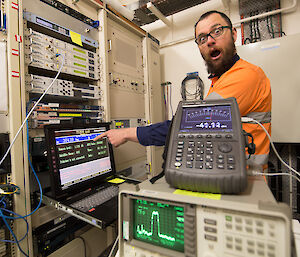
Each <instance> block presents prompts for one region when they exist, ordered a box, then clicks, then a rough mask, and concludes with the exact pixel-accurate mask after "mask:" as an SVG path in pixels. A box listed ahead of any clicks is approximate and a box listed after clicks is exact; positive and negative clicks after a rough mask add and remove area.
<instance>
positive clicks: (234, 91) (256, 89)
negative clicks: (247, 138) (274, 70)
mask: <svg viewBox="0 0 300 257" xmlns="http://www.w3.org/2000/svg"><path fill="white" fill-rule="evenodd" d="M211 80H212V84H211V87H210V89H209V92H208V94H207V97H206V99H223V98H228V97H235V98H236V100H237V103H238V105H239V109H240V113H241V116H243V117H244V116H246V117H250V118H253V119H255V120H257V121H259V122H260V123H262V124H263V126H264V127H265V128H266V129H267V131H268V132H269V134H271V105H272V95H271V86H270V81H269V79H268V78H267V77H266V75H265V73H264V72H263V70H262V69H261V68H259V67H258V66H255V65H253V64H251V63H249V62H247V61H245V60H243V59H239V60H238V61H237V62H236V63H235V64H234V65H233V66H232V67H231V68H230V69H229V70H228V71H226V72H225V73H224V74H222V76H221V77H220V78H218V77H213V78H212V79H211ZM243 129H244V130H245V131H246V132H248V133H251V134H252V136H253V138H254V144H255V145H256V151H255V154H254V155H252V156H251V158H250V159H249V160H248V162H247V163H248V164H249V165H258V166H261V165H264V167H265V164H267V162H268V155H269V145H270V141H269V139H268V137H267V135H266V133H265V132H264V130H263V129H262V128H261V127H260V126H259V125H258V124H256V123H243Z"/></svg>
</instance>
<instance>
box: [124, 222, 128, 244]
mask: <svg viewBox="0 0 300 257" xmlns="http://www.w3.org/2000/svg"><path fill="white" fill-rule="evenodd" d="M123 239H124V240H129V222H128V221H123Z"/></svg>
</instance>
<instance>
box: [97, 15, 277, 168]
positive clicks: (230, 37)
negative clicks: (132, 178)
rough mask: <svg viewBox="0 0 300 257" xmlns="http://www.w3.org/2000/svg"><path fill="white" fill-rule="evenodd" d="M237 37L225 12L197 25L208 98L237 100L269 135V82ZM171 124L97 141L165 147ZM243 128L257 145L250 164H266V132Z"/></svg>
mask: <svg viewBox="0 0 300 257" xmlns="http://www.w3.org/2000/svg"><path fill="white" fill-rule="evenodd" d="M236 38H237V31H236V29H235V28H233V27H232V23H231V21H230V19H229V18H228V17H227V16H226V15H225V14H224V13H221V12H218V11H210V12H207V13H205V14H203V15H202V16H201V17H200V19H199V20H198V22H197V23H196V24H195V41H196V43H197V45H198V48H199V50H200V53H201V55H202V57H203V59H204V60H205V63H206V66H207V70H208V73H209V74H210V76H209V78H210V79H211V81H212V84H211V87H210V89H209V92H208V95H207V97H206V99H223V98H228V97H235V98H236V100H237V102H238V105H239V109H240V113H241V116H247V117H250V118H254V119H255V120H258V121H259V122H261V123H263V125H264V127H265V128H266V129H267V130H268V132H269V133H270V131H271V102H272V97H271V87H270V82H269V80H268V78H267V77H266V76H265V74H264V72H263V71H262V70H261V69H260V68H259V67H257V66H255V65H253V64H250V63H248V62H246V61H244V60H242V59H240V57H239V56H238V55H237V53H236V48H235V44H234V43H235V41H236ZM169 124H170V121H165V122H162V123H157V124H153V125H151V126H147V127H139V128H127V129H123V130H119V129H118V130H110V131H107V132H105V133H103V134H102V135H101V136H99V137H97V139H98V138H100V137H103V136H106V137H107V138H108V139H109V141H110V142H111V143H112V144H113V145H114V146H119V145H121V144H123V143H125V142H127V141H134V142H139V143H141V144H142V145H145V146H147V145H164V144H165V139H166V135H167V132H168V127H169ZM243 129H244V130H245V131H246V132H248V133H251V134H252V135H253V137H254V143H255V145H256V153H255V155H253V156H251V159H250V160H248V164H251V165H255V166H256V165H257V166H261V165H266V164H267V160H268V153H269V140H268V137H267V136H266V134H265V132H264V131H263V129H262V128H261V127H260V126H259V125H257V124H255V123H247V124H243Z"/></svg>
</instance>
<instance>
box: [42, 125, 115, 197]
mask: <svg viewBox="0 0 300 257" xmlns="http://www.w3.org/2000/svg"><path fill="white" fill-rule="evenodd" d="M107 129H108V127H107V126H101V125H98V126H95V127H94V126H88V125H87V126H73V127H70V126H65V127H64V126H57V125H56V126H49V127H48V126H47V127H45V132H46V143H47V145H48V146H47V149H48V154H49V155H50V156H49V157H50V158H48V160H49V165H50V171H52V172H51V174H52V182H53V187H54V188H55V193H56V195H60V194H64V193H65V192H67V191H69V190H71V189H73V190H77V191H78V190H84V189H85V188H86V187H91V186H92V185H93V183H97V182H99V181H101V180H103V179H104V178H106V177H107V176H109V175H112V174H113V173H114V163H113V156H112V149H111V146H110V145H109V144H108V141H107V139H106V138H103V139H100V140H97V141H93V139H94V138H95V137H96V136H98V135H100V134H101V133H103V132H105V131H106V130H107Z"/></svg>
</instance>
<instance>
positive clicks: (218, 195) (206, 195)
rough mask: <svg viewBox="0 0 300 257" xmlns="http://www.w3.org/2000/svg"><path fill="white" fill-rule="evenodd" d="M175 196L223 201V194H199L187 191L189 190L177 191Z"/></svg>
mask: <svg viewBox="0 0 300 257" xmlns="http://www.w3.org/2000/svg"><path fill="white" fill-rule="evenodd" d="M173 194H177V195H188V196H195V197H201V198H207V199H214V200H220V199H221V194H211V193H199V192H193V191H187V190H182V189H176V190H175V191H174V192H173Z"/></svg>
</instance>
